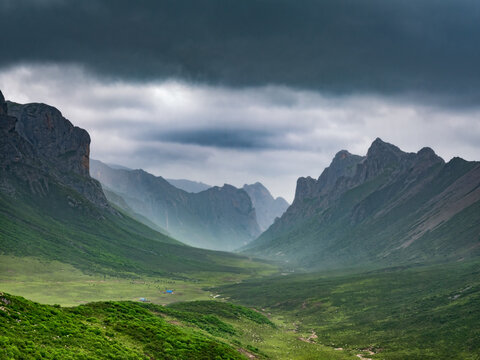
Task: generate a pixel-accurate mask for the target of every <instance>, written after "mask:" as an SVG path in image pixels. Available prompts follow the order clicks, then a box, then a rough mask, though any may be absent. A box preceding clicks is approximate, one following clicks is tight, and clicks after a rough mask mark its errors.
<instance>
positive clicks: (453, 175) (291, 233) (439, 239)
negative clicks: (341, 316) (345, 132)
mask: <svg viewBox="0 0 480 360" xmlns="http://www.w3.org/2000/svg"><path fill="white" fill-rule="evenodd" d="M245 251H246V252H247V253H251V254H257V255H261V256H265V257H268V258H277V259H278V258H280V259H285V260H289V261H292V262H294V263H296V264H302V265H303V266H305V267H306V268H314V269H315V268H336V267H345V266H347V267H351V266H357V265H359V264H366V263H370V264H376V265H380V264H383V265H386V264H398V263H405V262H424V261H437V260H447V259H450V260H459V259H463V258H466V257H470V256H476V255H479V254H480V163H479V162H468V161H465V160H462V159H459V158H454V159H452V160H451V161H449V162H448V163H445V162H444V161H443V160H442V159H441V158H440V157H438V156H437V155H435V153H434V152H433V150H432V149H429V148H424V149H422V150H420V151H419V152H418V153H405V152H403V151H401V150H400V149H399V148H398V147H396V146H394V145H391V144H388V143H385V142H383V141H382V140H380V139H377V140H375V141H374V142H373V143H372V145H371V147H370V149H369V150H368V153H367V156H366V157H361V156H356V155H351V154H349V153H348V152H347V151H341V152H339V153H338V154H337V155H336V156H335V158H334V159H333V161H332V164H331V165H330V166H329V167H328V168H327V169H325V171H324V172H323V173H322V175H321V176H320V177H319V178H318V180H314V179H311V178H300V179H298V182H297V189H296V194H295V200H294V202H293V204H292V206H290V207H289V208H288V210H287V211H286V213H285V214H284V215H283V216H282V217H281V219H280V220H279V221H277V222H275V224H273V226H272V227H270V228H269V229H268V230H267V231H266V232H265V233H263V234H262V235H261V236H260V237H259V238H258V239H257V240H256V241H254V242H252V243H251V244H249V245H248V246H247V248H246V249H245Z"/></svg>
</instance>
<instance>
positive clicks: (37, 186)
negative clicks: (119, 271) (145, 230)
mask: <svg viewBox="0 0 480 360" xmlns="http://www.w3.org/2000/svg"><path fill="white" fill-rule="evenodd" d="M0 94H1V92H0ZM0 131H1V132H2V136H1V139H0V149H1V155H0V156H1V157H0V170H1V173H0V191H2V192H4V193H8V194H10V195H14V194H15V192H16V188H18V185H21V184H25V185H26V186H27V187H28V188H29V189H30V191H31V193H33V194H37V195H46V194H47V193H48V191H49V185H50V184H51V183H52V182H55V183H58V184H61V185H63V186H67V187H70V188H73V189H75V190H76V191H77V192H78V193H80V194H81V195H83V196H84V197H85V198H87V199H88V200H89V201H91V202H92V203H94V204H95V205H97V206H100V207H102V208H107V209H110V210H111V208H110V207H109V205H108V201H107V199H106V198H105V195H104V194H103V191H102V188H101V186H100V184H99V183H98V182H97V181H96V180H94V179H92V178H91V177H90V175H89V151H90V150H89V149H90V136H89V135H88V133H87V132H86V131H85V130H83V129H80V128H78V127H75V126H73V125H72V123H71V122H70V121H68V120H67V119H65V118H64V117H63V116H62V114H61V113H60V111H58V110H57V109H55V108H54V107H51V106H48V105H45V104H37V103H34V104H26V105H20V104H16V103H13V102H5V99H4V97H3V94H2V95H1V96H0Z"/></svg>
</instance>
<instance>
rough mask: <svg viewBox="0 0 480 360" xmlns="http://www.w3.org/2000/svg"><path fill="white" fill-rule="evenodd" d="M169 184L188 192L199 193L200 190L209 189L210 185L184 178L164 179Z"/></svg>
mask: <svg viewBox="0 0 480 360" xmlns="http://www.w3.org/2000/svg"><path fill="white" fill-rule="evenodd" d="M166 180H167V181H168V182H169V183H170V184H172V185H173V186H175V187H176V188H179V189H182V190H185V191H186V192H189V193H199V192H201V191H204V190H207V189H210V188H211V187H212V186H211V185H207V184H204V183H202V182H199V181H192V180H186V179H166Z"/></svg>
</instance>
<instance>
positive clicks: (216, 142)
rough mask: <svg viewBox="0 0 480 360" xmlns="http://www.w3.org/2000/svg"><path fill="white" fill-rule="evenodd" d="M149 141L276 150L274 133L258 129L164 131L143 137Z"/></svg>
mask: <svg viewBox="0 0 480 360" xmlns="http://www.w3.org/2000/svg"><path fill="white" fill-rule="evenodd" d="M142 137H143V138H144V139H148V140H153V139H155V140H159V141H171V142H175V143H179V144H192V145H200V146H210V147H217V148H230V149H237V150H241V149H247V150H255V149H268V148H275V147H277V146H275V145H274V142H273V141H272V138H273V137H274V134H273V133H269V132H267V131H263V130H257V129H241V128H238V129H217V128H214V129H188V130H181V131H164V132H162V133H160V134H158V135H153V136H152V135H147V134H145V136H142Z"/></svg>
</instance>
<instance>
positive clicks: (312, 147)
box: [0, 66, 480, 200]
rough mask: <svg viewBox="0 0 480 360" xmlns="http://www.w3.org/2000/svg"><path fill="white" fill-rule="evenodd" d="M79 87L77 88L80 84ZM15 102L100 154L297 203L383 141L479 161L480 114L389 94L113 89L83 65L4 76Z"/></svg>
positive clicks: (119, 84)
mask: <svg viewBox="0 0 480 360" xmlns="http://www.w3.org/2000/svg"><path fill="white" fill-rule="evenodd" d="M72 84H74V86H72ZM0 89H1V90H2V92H3V94H4V95H5V97H6V98H7V99H11V100H14V101H17V102H22V103H27V102H45V103H48V104H51V105H53V106H55V107H57V108H59V109H60V110H61V111H62V113H63V114H64V116H65V117H67V118H68V119H70V120H71V121H72V122H73V123H74V124H75V125H77V126H80V127H83V128H85V129H87V130H88V132H89V133H90V135H91V138H92V144H91V151H92V157H93V158H97V159H99V160H102V161H105V162H107V163H114V164H120V165H124V166H127V167H129V168H143V169H145V170H147V171H150V172H152V173H154V174H156V175H161V176H164V177H167V178H188V179H192V180H197V181H203V182H205V183H208V184H212V185H222V184H223V183H231V184H233V185H236V186H242V185H243V184H244V183H252V182H255V181H261V182H263V183H264V184H265V185H266V186H267V187H268V188H269V189H271V190H272V192H273V193H274V194H275V195H277V196H278V195H282V196H284V197H286V198H287V199H289V200H292V197H293V193H294V190H295V183H296V179H297V178H298V177H299V176H312V177H318V176H319V175H320V173H321V172H322V170H323V169H324V168H325V167H326V166H328V164H329V163H330V161H331V159H332V158H333V156H334V155H335V153H336V152H337V151H339V150H340V149H348V150H349V151H351V152H352V153H356V154H360V155H364V154H365V153H366V152H367V149H368V146H369V145H370V143H371V142H372V141H373V140H374V139H375V138H376V137H381V138H382V139H384V140H385V141H389V142H392V143H394V144H396V145H398V146H399V147H400V148H402V149H403V150H405V151H418V150H419V149H420V148H422V147H424V146H430V147H432V148H433V149H434V150H435V151H436V152H437V153H438V154H439V155H440V156H442V157H443V158H445V159H446V160H449V159H450V158H452V157H453V156H461V157H463V158H466V159H467V160H479V154H480V121H479V120H478V119H480V110H479V109H475V108H469V109H458V108H451V109H445V108H442V107H438V106H432V105H429V106H427V105H420V104H412V103H408V102H405V101H404V100H402V101H399V100H396V99H392V98H389V97H381V96H371V95H369V96H365V95H362V96H358V95H355V96H353V95H352V96H343V97H329V96H324V95H321V94H319V93H316V92H312V91H296V90H292V89H289V88H285V87H274V86H267V87H257V88H246V89H229V88H219V87H212V86H204V85H192V84H188V83H181V82H175V81H152V82H146V83H130V82H125V81H110V82H105V81H102V80H99V79H97V78H95V77H94V76H93V75H92V74H90V73H88V72H85V71H83V70H81V69H79V68H77V67H60V66H31V67H26V66H19V67H15V68H11V69H10V70H8V71H3V72H0Z"/></svg>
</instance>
